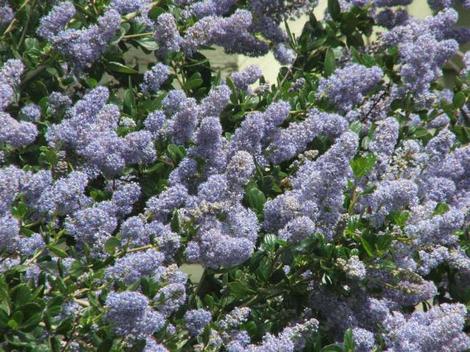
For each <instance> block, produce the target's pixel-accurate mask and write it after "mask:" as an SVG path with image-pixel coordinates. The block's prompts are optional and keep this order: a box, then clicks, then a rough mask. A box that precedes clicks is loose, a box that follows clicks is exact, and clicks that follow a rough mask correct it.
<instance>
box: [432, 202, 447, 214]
mask: <svg viewBox="0 0 470 352" xmlns="http://www.w3.org/2000/svg"><path fill="white" fill-rule="evenodd" d="M449 209H450V207H449V205H448V204H446V203H438V204H437V205H436V207H435V208H434V212H433V213H432V214H433V215H442V214H444V213H447V212H448V211H449Z"/></svg>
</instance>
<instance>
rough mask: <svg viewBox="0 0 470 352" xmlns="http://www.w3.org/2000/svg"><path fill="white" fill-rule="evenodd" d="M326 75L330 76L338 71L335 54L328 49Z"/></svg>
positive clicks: (324, 65) (325, 66)
mask: <svg viewBox="0 0 470 352" xmlns="http://www.w3.org/2000/svg"><path fill="white" fill-rule="evenodd" d="M323 67H324V71H325V75H326V76H329V75H331V74H332V73H333V72H335V69H336V60H335V53H334V52H333V50H331V48H328V49H327V50H326V53H325V61H324V63H323Z"/></svg>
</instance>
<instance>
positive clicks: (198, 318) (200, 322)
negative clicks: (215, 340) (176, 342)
mask: <svg viewBox="0 0 470 352" xmlns="http://www.w3.org/2000/svg"><path fill="white" fill-rule="evenodd" d="M211 320H212V315H211V313H210V312H209V311H207V310H205V309H194V310H188V311H187V312H186V313H185V315H184V321H185V323H186V328H187V329H188V331H189V333H190V334H191V335H192V336H198V335H200V334H201V332H202V331H203V330H204V328H205V327H206V326H207V324H209V323H210V321H211Z"/></svg>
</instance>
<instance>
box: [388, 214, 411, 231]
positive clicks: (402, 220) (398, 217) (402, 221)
mask: <svg viewBox="0 0 470 352" xmlns="http://www.w3.org/2000/svg"><path fill="white" fill-rule="evenodd" d="M389 217H390V219H391V220H392V222H393V223H394V224H395V225H398V226H400V227H403V226H405V225H406V222H407V221H408V219H409V218H410V213H409V212H408V211H406V210H405V211H401V212H392V213H390V215H389Z"/></svg>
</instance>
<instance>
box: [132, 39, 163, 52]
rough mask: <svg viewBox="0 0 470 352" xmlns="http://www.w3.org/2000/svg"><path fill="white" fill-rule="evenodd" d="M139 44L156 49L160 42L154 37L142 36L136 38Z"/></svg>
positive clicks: (146, 48) (145, 47)
mask: <svg viewBox="0 0 470 352" xmlns="http://www.w3.org/2000/svg"><path fill="white" fill-rule="evenodd" d="M136 42H137V44H138V45H139V46H141V47H142V48H144V49H145V50H148V51H154V50H157V49H158V44H157V43H156V42H155V40H153V39H152V38H142V39H139V40H136Z"/></svg>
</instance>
